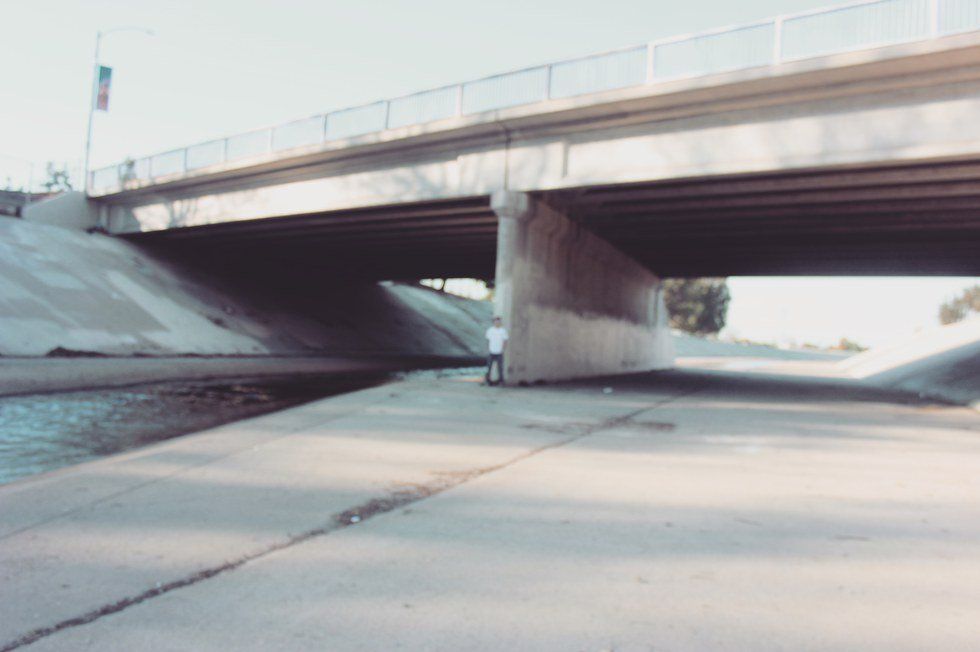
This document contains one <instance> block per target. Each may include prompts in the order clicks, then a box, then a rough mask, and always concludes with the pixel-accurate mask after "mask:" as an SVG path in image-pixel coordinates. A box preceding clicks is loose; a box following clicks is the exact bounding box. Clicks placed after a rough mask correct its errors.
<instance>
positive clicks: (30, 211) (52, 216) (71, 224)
mask: <svg viewBox="0 0 980 652" xmlns="http://www.w3.org/2000/svg"><path fill="white" fill-rule="evenodd" d="M22 212H23V217H24V219H25V220H27V221H28V222H37V223H39V224H50V225H53V226H64V227H68V228H73V229H88V228H91V227H93V226H96V225H97V224H98V223H99V206H98V204H96V203H95V202H92V201H90V200H89V199H88V198H86V197H85V193H83V192H78V191H76V192H66V193H63V194H60V195H57V196H55V197H51V198H50V199H45V200H43V201H40V202H37V203H34V204H30V205H28V206H25V207H24V208H23V211H22Z"/></svg>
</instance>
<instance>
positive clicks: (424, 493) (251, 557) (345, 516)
mask: <svg viewBox="0 0 980 652" xmlns="http://www.w3.org/2000/svg"><path fill="white" fill-rule="evenodd" d="M697 391H699V390H691V391H689V392H684V393H680V394H676V395H673V396H670V397H668V398H665V399H663V400H661V401H657V402H655V403H653V404H650V405H646V406H644V407H642V408H638V409H635V410H632V411H631V412H628V413H626V414H624V415H620V416H618V417H612V418H609V419H606V420H605V421H601V422H599V423H597V424H594V425H593V426H591V427H590V428H587V429H583V430H581V431H580V432H578V433H577V434H574V435H571V436H569V437H565V438H563V439H559V440H556V441H553V442H551V443H549V444H545V445H543V446H539V447H537V448H533V449H531V450H529V451H527V452H525V453H522V454H521V455H518V456H516V457H513V458H511V459H509V460H507V461H505V462H501V463H500V464H495V465H493V466H487V467H480V468H476V469H470V470H467V471H457V472H452V473H450V474H443V475H442V478H441V479H440V480H438V481H436V482H432V483H429V484H426V485H416V486H414V487H413V488H411V489H402V490H398V491H393V492H390V493H388V494H387V495H386V496H381V497H378V498H372V499H370V500H368V501H366V502H364V503H362V504H360V505H358V506H356V507H352V508H350V509H347V510H345V511H343V512H340V513H339V514H335V515H334V516H333V517H332V518H331V520H330V521H329V522H328V523H326V524H324V525H322V526H320V527H317V528H314V529H312V530H308V531H306V532H303V533H301V534H298V535H295V536H292V537H289V538H288V539H286V540H285V541H281V542H279V543H276V544H273V545H271V546H268V547H266V548H263V549H261V550H258V551H256V552H253V553H250V554H247V555H244V556H242V557H239V558H238V559H235V560H233V561H230V562H226V563H224V564H221V565H219V566H213V567H211V568H206V569H203V570H201V571H198V572H196V573H194V574H192V575H188V576H186V577H183V578H180V579H177V580H174V581H172V582H167V583H165V584H157V586H155V587H153V588H151V589H148V590H146V591H143V592H142V593H139V594H137V595H135V596H130V597H126V598H122V599H120V600H117V601H116V602H112V603H110V604H106V605H103V606H101V607H98V608H97V609H93V610H91V611H89V612H87V613H84V614H82V615H80V616H75V617H74V618H69V619H67V620H63V621H61V622H59V623H56V624H54V625H50V626H48V627H41V628H38V629H35V630H33V631H30V632H27V633H26V634H23V635H22V636H20V637H18V638H16V639H14V640H12V641H9V642H8V643H5V644H3V646H2V647H0V652H12V651H13V650H16V649H18V648H21V647H24V646H26V645H31V644H32V643H36V642H37V641H39V640H41V639H42V638H47V637H48V636H51V635H52V634H57V633H58V632H61V631H64V630H66V629H71V628H74V627H80V626H82V625H88V624H90V623H93V622H95V621H96V620H100V619H102V618H104V617H106V616H110V615H112V614H115V613H119V612H121V611H123V610H125V609H129V608H130V607H134V606H136V605H138V604H141V603H143V602H146V601H147V600H152V599H153V598H157V597H159V596H161V595H164V594H167V593H170V592H172V591H176V590H178V589H182V588H185V587H188V586H193V585H195V584H198V583H200V582H203V581H205V580H209V579H211V578H213V577H217V576H218V575H222V574H224V573H228V572H230V571H233V570H236V569H238V568H241V567H242V566H244V565H245V564H248V563H249V562H253V561H256V560H258V559H262V558H264V557H267V556H269V555H271V554H273V553H276V552H279V551H281V550H285V549H287V548H291V547H293V546H296V545H299V544H301V543H304V542H306V541H309V540H310V539H313V538H316V537H320V536H325V535H327V534H330V533H332V532H336V531H337V530H341V529H344V528H348V527H352V526H355V525H357V524H358V523H362V522H364V521H366V520H368V519H370V518H372V517H374V516H377V515H380V514H385V513H387V512H391V511H393V510H396V509H398V508H400V507H405V506H406V505H410V504H412V503H416V502H419V501H421V500H425V499H426V498H429V497H431V496H435V495H437V494H440V493H443V492H445V491H448V490H449V489H452V488H454V487H458V486H460V485H462V484H465V483H467V482H470V481H471V480H473V479H475V478H478V477H480V476H483V475H487V474H488V473H493V472H495V471H499V470H501V469H505V468H507V467H510V466H512V465H514V464H517V463H518V462H521V461H523V460H526V459H528V458H531V457H534V456H535V455H538V454H540V453H543V452H544V451H548V450H552V449H555V448H561V447H562V446H567V445H568V444H571V443H573V442H575V441H578V440H580V439H583V438H585V437H588V436H589V435H593V434H595V433H597V432H600V431H602V430H607V429H609V428H615V427H617V426H621V425H623V424H625V423H628V422H630V421H631V420H633V419H634V418H635V417H637V416H639V415H640V414H642V413H644V412H647V411H648V410H654V409H656V408H658V407H660V406H662V405H664V404H666V403H669V402H671V401H674V400H676V399H679V398H682V397H685V396H689V395H691V394H694V393H696V392H697ZM330 420H332V419H330ZM328 421H329V420H328ZM576 425H577V426H578V425H580V424H576Z"/></svg>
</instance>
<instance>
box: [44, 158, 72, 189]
mask: <svg viewBox="0 0 980 652" xmlns="http://www.w3.org/2000/svg"><path fill="white" fill-rule="evenodd" d="M45 172H46V173H47V175H48V178H47V179H45V181H44V183H42V184H41V185H42V186H44V189H45V191H47V192H65V191H67V190H71V179H70V177H69V175H68V167H67V166H64V165H63V166H61V167H55V164H54V163H48V164H47V166H45Z"/></svg>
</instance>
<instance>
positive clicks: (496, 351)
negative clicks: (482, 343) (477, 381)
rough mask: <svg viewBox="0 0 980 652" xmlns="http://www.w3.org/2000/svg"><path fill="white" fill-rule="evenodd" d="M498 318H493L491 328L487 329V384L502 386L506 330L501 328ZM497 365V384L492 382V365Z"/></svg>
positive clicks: (501, 322)
mask: <svg viewBox="0 0 980 652" xmlns="http://www.w3.org/2000/svg"><path fill="white" fill-rule="evenodd" d="M502 324H503V321H502V320H501V319H500V317H494V318H493V326H491V327H490V328H488V329H487V344H488V345H489V349H490V355H489V356H488V357H487V384H488V385H497V384H500V385H503V384H504V349H505V348H507V329H506V328H504V327H503V326H502ZM495 362H496V363H497V382H494V381H493V364H494V363H495Z"/></svg>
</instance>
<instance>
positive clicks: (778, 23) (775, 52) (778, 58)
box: [772, 16, 783, 66]
mask: <svg viewBox="0 0 980 652" xmlns="http://www.w3.org/2000/svg"><path fill="white" fill-rule="evenodd" d="M772 37H773V38H772V65H774V66H777V65H779V64H780V63H782V61H783V17H782V16H779V17H778V18H775V19H774V20H773V21H772Z"/></svg>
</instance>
